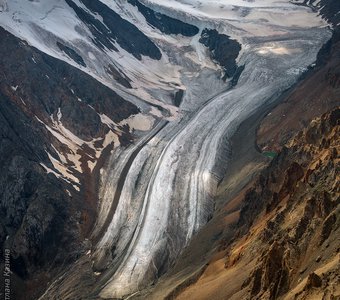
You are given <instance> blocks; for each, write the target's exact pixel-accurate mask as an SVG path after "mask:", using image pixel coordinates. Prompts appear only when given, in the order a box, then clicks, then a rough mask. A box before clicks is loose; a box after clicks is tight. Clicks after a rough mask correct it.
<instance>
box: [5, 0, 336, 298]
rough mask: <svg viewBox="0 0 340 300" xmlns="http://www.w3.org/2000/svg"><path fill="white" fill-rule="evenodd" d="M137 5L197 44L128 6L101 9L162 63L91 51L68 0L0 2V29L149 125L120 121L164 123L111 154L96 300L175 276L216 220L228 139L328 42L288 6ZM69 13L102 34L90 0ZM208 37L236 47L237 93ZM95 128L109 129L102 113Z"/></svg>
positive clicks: (267, 2) (318, 27)
mask: <svg viewBox="0 0 340 300" xmlns="http://www.w3.org/2000/svg"><path fill="white" fill-rule="evenodd" d="M68 2H70V0H68ZM141 2H142V3H144V4H145V5H147V6H148V7H150V8H154V9H155V10H157V11H159V12H161V13H164V14H166V15H169V16H171V17H173V18H177V19H180V20H181V21H183V22H187V23H189V24H193V25H195V26H197V28H198V29H199V34H198V35H196V36H193V37H189V36H186V37H185V36H182V35H174V34H163V33H162V32H161V31H160V30H158V29H157V28H155V27H154V26H150V24H148V22H147V21H146V19H145V17H144V16H143V15H142V14H141V13H140V12H139V11H138V9H137V7H135V6H133V5H131V4H129V3H128V2H127V1H123V0H116V1H108V0H102V1H101V3H104V4H105V5H106V6H107V7H109V8H110V9H112V10H113V11H115V12H117V13H118V14H119V15H120V17H122V18H123V19H124V20H127V21H129V22H130V23H131V24H134V25H135V26H136V27H137V28H138V29H139V30H140V32H142V33H143V34H144V35H145V36H147V37H148V38H149V39H150V40H151V41H152V42H153V43H154V44H155V45H156V46H157V47H158V48H159V49H160V52H161V54H162V57H161V58H160V59H159V60H158V59H152V58H150V57H147V56H142V57H141V59H138V58H136V57H135V56H134V55H132V54H131V53H129V52H128V51H127V50H126V49H124V48H123V47H122V46H121V45H119V43H116V42H114V48H115V50H113V49H108V48H107V47H103V48H100V47H98V45H96V44H95V43H94V42H93V39H94V38H95V37H94V35H93V32H91V31H90V30H89V27H88V26H86V24H85V23H84V22H82V21H81V19H80V18H79V16H78V15H77V14H76V13H75V11H74V10H73V9H72V8H71V7H70V6H69V5H67V3H66V2H65V1H64V0H58V1H55V0H53V1H52V0H45V1H34V2H32V1H23V0H20V1H19V0H11V1H8V2H6V1H4V0H0V26H2V27H4V28H5V29H7V30H8V31H10V32H11V33H13V34H15V35H16V36H18V37H20V38H21V39H23V40H26V41H27V42H28V43H29V44H30V45H32V46H34V47H36V48H38V49H40V50H41V51H44V52H46V53H47V54H49V55H51V56H54V57H56V58H59V59H61V60H64V61H66V62H68V63H69V64H71V65H73V66H76V67H77V68H79V69H81V70H82V71H84V72H86V73H88V74H90V75H91V76H93V77H94V78H95V79H97V80H99V81H101V82H102V83H104V84H105V85H107V86H108V87H110V88H111V89H114V90H115V91H116V92H117V93H118V94H120V95H122V96H123V97H124V98H125V99H127V100H129V101H131V102H133V103H136V104H138V105H139V106H140V107H141V109H142V111H143V113H144V115H139V116H134V118H133V119H130V120H125V121H124V122H126V123H129V122H130V124H134V126H135V128H136V129H137V130H138V129H141V130H149V127H150V126H151V125H153V121H151V120H153V119H154V118H155V117H157V118H158V119H159V122H158V123H155V124H154V128H152V129H151V130H149V131H148V132H147V133H143V134H142V133H140V132H141V131H139V133H140V138H139V140H137V141H136V143H135V144H134V145H131V146H129V147H127V148H123V147H117V148H115V149H114V151H113V153H112V156H111V158H110V161H109V163H108V167H107V168H105V169H103V170H102V178H101V186H100V200H101V202H100V205H99V209H98V218H97V221H96V225H95V228H94V230H93V234H92V240H93V241H94V245H93V251H92V253H91V258H92V260H93V269H94V270H93V271H94V272H96V274H99V273H100V274H101V275H100V276H99V279H98V283H97V284H98V288H99V289H100V290H101V292H100V296H101V297H103V298H114V297H118V298H119V297H123V296H126V295H128V294H132V293H134V292H136V291H138V290H140V289H142V288H144V287H146V286H147V285H148V284H150V283H152V282H154V281H155V280H156V279H157V278H158V277H159V276H160V275H162V274H163V273H164V272H166V271H167V270H168V268H169V267H171V265H172V264H173V263H174V261H175V260H176V257H177V256H178V255H179V254H180V253H181V251H182V249H183V248H184V247H185V246H186V245H187V243H188V242H189V240H190V239H191V237H192V236H193V235H194V234H195V233H196V232H197V231H198V230H199V229H200V228H201V227H202V226H203V225H204V224H205V223H206V222H207V221H208V220H209V218H210V217H211V215H212V213H213V200H214V193H215V189H216V186H217V183H218V180H219V179H220V178H221V176H223V174H224V173H225V172H226V171H227V167H228V164H227V161H228V157H227V156H226V152H228V151H226V150H228V149H229V145H228V140H229V138H230V137H231V136H232V134H233V133H234V132H235V130H236V129H237V127H238V125H239V124H240V123H241V122H242V121H243V120H245V119H246V118H247V117H249V116H250V115H251V114H252V113H253V112H254V111H256V110H258V109H260V108H261V106H262V105H264V104H265V103H267V102H270V101H274V100H275V99H276V98H277V97H278V96H279V95H280V93H282V92H283V91H284V90H285V89H287V88H288V87H290V86H291V85H292V84H293V83H294V82H295V81H296V80H297V79H298V78H299V76H300V75H301V73H302V72H303V71H304V70H306V68H307V67H308V66H309V65H310V64H312V63H313V62H314V61H315V59H316V54H317V52H318V50H319V49H320V47H321V45H322V44H323V43H324V42H325V41H326V40H327V39H328V38H329V36H330V32H329V31H328V29H327V28H326V27H325V24H324V22H323V21H322V20H321V18H320V17H318V16H317V15H316V14H315V13H313V12H312V11H311V10H309V9H307V8H305V7H302V6H294V5H293V4H291V3H289V1H275V0H255V1H252V2H250V1H249V2H248V1H241V0H232V1H222V0H215V1H206V2H202V1H196V0H166V1H165V0H157V1H156V0H149V1H146V0H144V1H141ZM226 2H228V3H226ZM72 3H74V4H75V5H77V6H79V7H81V8H82V9H83V10H84V11H86V12H87V13H88V14H89V15H91V16H92V17H93V18H95V19H96V20H97V21H96V22H100V23H101V24H102V25H100V26H101V27H102V28H103V26H104V27H105V26H106V25H107V24H104V23H105V20H104V19H103V16H101V15H100V13H98V12H93V11H92V12H91V10H89V9H88V8H86V7H85V4H84V3H86V1H85V2H83V1H80V0H79V1H78V0H75V1H73V2H72ZM98 26H99V25H98ZM205 28H211V29H217V31H218V32H220V33H223V34H225V35H228V36H230V38H231V39H233V40H237V41H238V42H239V43H240V44H241V47H242V50H241V52H240V54H239V57H238V58H237V64H238V66H244V70H243V72H242V73H241V76H240V78H239V80H238V83H237V85H236V86H235V87H233V88H232V89H230V88H229V87H230V82H224V81H222V80H221V68H220V66H218V65H217V64H216V62H214V61H212V60H211V59H210V55H209V51H208V50H207V48H205V47H204V46H203V45H202V44H201V43H200V42H199V38H200V34H201V32H202V31H203V30H204V29H205ZM57 42H59V43H61V44H62V46H61V47H58V44H57ZM62 49H64V50H65V49H66V53H65V51H64V52H63V51H62ZM70 49H71V50H72V51H73V52H72V51H71V50H70ZM225 51H226V52H227V51H228V49H225ZM67 53H69V54H70V53H71V54H72V55H71V56H73V57H78V58H79V57H81V58H82V60H83V62H84V64H78V63H77V62H76V61H75V60H73V59H72V57H70V56H68V55H67ZM75 53H76V54H77V55H78V56H77V55H76V54H75ZM80 61H81V60H80ZM110 65H111V66H113V69H114V70H115V71H114V72H118V73H119V72H123V74H124V78H125V79H126V78H128V79H130V80H131V82H129V84H131V88H128V85H127V84H125V86H124V85H121V84H120V83H119V81H116V80H114V78H113V77H112V72H111V73H110V72H108V71H107V70H108V69H110V68H109V66H110ZM111 70H112V68H111ZM178 90H182V91H184V96H183V99H181V104H180V107H177V106H176V105H175V103H174V100H173V98H174V94H175V93H176V92H178ZM145 113H149V114H150V119H149V118H148V117H145ZM151 116H152V117H151ZM101 120H102V122H103V123H105V124H106V123H108V124H111V123H110V120H109V119H108V118H107V117H105V115H102V116H101ZM111 125H112V126H114V124H111ZM222 150H223V151H222ZM97 271H99V272H98V273H97ZM47 294H48V293H46V295H47Z"/></svg>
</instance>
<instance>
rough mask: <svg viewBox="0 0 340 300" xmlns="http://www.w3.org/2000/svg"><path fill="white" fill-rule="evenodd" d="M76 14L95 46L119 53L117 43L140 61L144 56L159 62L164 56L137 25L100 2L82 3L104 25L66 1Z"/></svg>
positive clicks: (87, 1) (83, 1)
mask: <svg viewBox="0 0 340 300" xmlns="http://www.w3.org/2000/svg"><path fill="white" fill-rule="evenodd" d="M65 1H66V2H67V4H68V5H69V6H70V7H71V8H72V9H73V10H74V11H75V12H76V14H77V16H78V17H79V18H80V19H81V20H82V21H83V22H84V24H86V25H87V27H88V29H89V30H90V31H91V33H92V34H93V36H94V37H95V40H94V42H95V44H96V45H97V46H98V47H99V48H101V49H104V47H107V48H108V49H111V50H114V51H118V49H117V47H115V42H117V43H118V44H119V45H120V46H121V47H122V48H123V49H125V50H126V51H128V52H129V53H131V54H132V55H133V56H135V57H136V58H138V59H141V58H142V55H145V56H149V57H150V58H152V59H157V60H159V59H160V58H161V57H162V54H161V52H160V50H159V49H158V47H157V46H156V45H155V44H154V43H153V42H152V41H151V40H150V39H149V38H148V37H147V36H146V35H144V34H143V33H142V32H141V31H140V30H139V29H138V28H137V27H136V26H135V25H133V24H131V23H129V22H128V21H126V20H124V19H123V18H122V17H120V16H119V15H118V14H117V13H116V12H114V11H113V10H111V9H110V8H109V7H107V6H106V5H105V4H103V3H102V2H100V1H98V0H82V1H81V2H82V3H83V4H84V5H85V6H86V7H87V8H88V9H89V10H90V11H91V12H92V13H94V14H96V13H98V14H99V15H100V16H102V18H103V23H102V22H101V21H99V20H98V19H97V18H95V17H94V16H93V15H92V14H90V13H89V12H87V11H85V10H84V9H82V8H81V7H79V6H77V5H76V4H75V3H74V2H73V1H72V0H65Z"/></svg>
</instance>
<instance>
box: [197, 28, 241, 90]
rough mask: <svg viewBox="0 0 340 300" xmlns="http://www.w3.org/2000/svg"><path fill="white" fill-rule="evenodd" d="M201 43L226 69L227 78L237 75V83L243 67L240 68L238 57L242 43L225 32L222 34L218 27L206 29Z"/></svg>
mask: <svg viewBox="0 0 340 300" xmlns="http://www.w3.org/2000/svg"><path fill="white" fill-rule="evenodd" d="M199 41H200V43H201V44H203V45H204V46H206V47H207V48H208V49H209V51H210V53H211V58H212V59H213V60H215V61H216V62H217V63H218V64H219V65H220V66H221V67H222V68H223V70H224V72H225V76H224V79H226V78H231V77H233V76H234V75H235V78H236V79H235V82H234V84H236V83H237V80H238V77H239V76H240V74H241V72H242V70H243V67H240V68H238V67H237V64H236V58H237V56H238V54H239V52H240V51H241V45H240V44H239V43H238V42H237V41H235V40H232V39H230V37H229V36H227V35H225V34H220V33H219V32H218V31H217V30H216V29H207V28H206V29H204V30H203V31H202V35H201V38H200V40H199Z"/></svg>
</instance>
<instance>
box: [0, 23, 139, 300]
mask: <svg viewBox="0 0 340 300" xmlns="http://www.w3.org/2000/svg"><path fill="white" fill-rule="evenodd" d="M0 39H1V44H0V54H1V55H0V57H1V59H0V68H1V72H0V99H1V106H0V136H1V140H0V155H1V156H0V157H1V158H0V168H1V171H0V173H1V178H0V190H1V193H0V205H1V210H0V214H1V221H0V244H1V245H2V247H1V256H2V257H3V253H4V249H10V250H11V268H12V269H11V270H12V272H13V278H12V284H13V285H12V286H13V289H12V290H13V293H14V295H12V296H13V297H16V299H20V298H21V297H24V298H25V297H26V296H27V295H28V294H29V293H31V292H32V293H33V294H32V295H34V294H35V293H37V294H39V292H40V290H41V289H43V288H44V282H47V280H48V278H50V276H53V274H55V273H56V272H57V271H58V270H60V268H61V267H62V266H64V265H65V263H66V262H70V261H72V260H74V259H76V258H77V257H78V256H79V255H80V253H82V252H83V251H85V248H86V247H85V248H84V246H83V244H82V242H80V241H81V239H82V235H83V234H85V233H86V231H87V230H88V228H90V227H91V222H93V218H94V213H95V211H94V209H93V208H91V205H92V204H91V203H90V202H87V200H86V199H88V196H89V195H88V193H89V192H90V190H88V189H87V188H83V187H82V185H83V184H84V183H85V182H87V184H88V182H89V180H90V178H91V176H92V175H91V172H88V169H87V168H88V166H89V165H91V163H92V162H93V163H94V160H93V158H91V156H92V155H93V152H94V151H95V149H96V148H95V147H94V146H92V147H94V149H92V148H90V147H85V142H86V141H92V140H94V139H96V140H97V143H98V145H96V147H97V149H98V150H99V149H102V148H104V145H103V141H104V138H105V137H106V136H107V134H108V133H109V132H110V130H111V129H109V128H108V127H107V126H106V125H105V124H103V123H101V119H100V114H101V113H104V112H105V114H106V115H107V116H109V117H110V118H112V119H113V120H115V121H116V122H119V121H121V120H123V119H124V118H127V117H129V116H130V115H131V114H135V113H138V112H139V110H138V108H137V107H136V106H134V105H133V104H130V103H128V102H126V101H124V99H123V98H121V97H120V96H118V95H117V94H116V93H114V92H113V91H112V90H110V89H108V88H106V87H104V86H103V85H101V84H100V83H99V82H97V81H95V80H94V79H93V78H91V77H90V76H88V75H86V74H84V73H82V72H80V71H79V70H77V69H75V68H74V67H71V66H69V65H67V64H66V63H64V62H61V61H60V60H57V59H54V58H51V57H50V56H48V55H46V54H44V53H42V52H40V51H38V50H36V49H34V48H32V47H29V46H28V45H26V44H25V43H23V42H22V41H20V40H19V39H17V38H15V37H14V36H12V35H11V34H9V33H8V32H6V31H5V30H3V29H2V28H0ZM66 51H69V50H67V49H66ZM92 105H93V106H92ZM56 120H59V121H60V122H62V124H63V125H65V126H66V127H67V128H68V130H69V131H67V132H66V131H62V130H61V127H56V124H57V123H55V121H56ZM58 128H59V129H58ZM122 130H124V129H123V128H122ZM68 132H72V133H73V134H74V137H76V136H77V137H78V138H79V139H83V141H84V145H83V146H81V145H79V146H80V147H79V148H78V149H76V148H70V146H71V145H72V143H71V141H68V139H69V138H70V137H68V136H67V133H68ZM126 136H127V137H128V138H127V140H128V139H129V138H131V137H129V133H128V132H127V133H126ZM124 138H125V137H123V135H122V136H121V140H123V139H124ZM112 142H113V141H110V142H109V143H108V144H111V143H112ZM106 146H107V145H105V147H106ZM111 146H112V144H111ZM60 157H63V159H65V167H68V169H62V168H58V166H60V165H59V163H56V162H57V161H58V160H59V159H60ZM75 158H76V159H75ZM76 164H79V166H76ZM93 192H94V191H93ZM84 199H85V201H84ZM88 200H89V199H88ZM92 201H93V200H92ZM88 211H90V213H89V215H88V213H87V212H88ZM86 215H88V218H87V219H86V218H85V216H86ZM91 215H92V216H91ZM91 218H92V220H91ZM51 262H53V263H51ZM47 269H52V270H53V271H52V272H50V271H49V272H47ZM33 279H40V280H42V284H41V285H40V286H39V287H38V288H36V287H35V285H36V284H35V283H34V281H33ZM21 280H25V281H26V283H27V285H26V289H25V287H24V286H23V285H22V284H21ZM17 284H18V285H19V286H20V288H17V289H15V288H14V287H15V286H16V285H17ZM20 291H21V292H20ZM27 291H28V294H26V293H27ZM21 293H22V294H21ZM24 298H23V299H24ZM26 299H27V298H26Z"/></svg>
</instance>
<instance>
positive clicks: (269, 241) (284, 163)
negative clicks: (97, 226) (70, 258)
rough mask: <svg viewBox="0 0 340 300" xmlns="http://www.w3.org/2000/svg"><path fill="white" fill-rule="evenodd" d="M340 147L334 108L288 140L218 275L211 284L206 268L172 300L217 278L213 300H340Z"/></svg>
mask: <svg viewBox="0 0 340 300" xmlns="http://www.w3.org/2000/svg"><path fill="white" fill-rule="evenodd" d="M339 141H340V108H336V109H334V110H333V111H331V112H330V113H327V114H324V115H323V116H322V117H320V118H318V119H315V120H313V121H312V122H311V124H310V125H309V126H308V127H307V128H306V129H305V130H304V131H301V132H300V133H298V134H297V135H296V136H295V137H294V138H293V139H292V140H290V141H289V143H287V144H286V145H285V147H284V148H283V149H282V151H281V152H280V153H279V154H278V155H277V157H276V158H274V159H273V160H272V162H271V163H270V165H269V166H268V167H267V168H265V169H264V170H263V171H262V172H261V174H260V175H259V176H258V178H257V179H256V181H255V182H254V183H253V184H251V188H250V189H249V190H248V191H247V192H246V193H245V196H244V201H243V204H242V206H241V210H240V214H239V218H238V221H237V222H236V223H235V225H234V229H233V230H234V232H235V233H234V237H233V238H230V239H228V240H227V241H225V242H224V244H223V246H222V249H223V248H224V249H226V250H223V251H221V253H220V254H219V256H220V257H221V255H222V253H224V255H225V256H224V259H221V261H224V265H225V267H224V271H221V272H220V273H217V274H216V275H215V276H214V275H211V273H210V272H211V270H209V267H208V268H207V269H206V271H205V272H204V273H203V275H202V276H201V278H200V279H199V280H198V281H197V283H195V284H194V286H193V287H189V288H187V290H184V291H183V292H182V293H181V294H179V296H178V299H191V298H192V297H195V293H194V292H195V289H194V287H195V286H196V285H197V286H201V287H203V288H204V287H205V285H204V284H206V283H207V282H211V280H215V281H216V282H219V279H218V278H219V277H220V278H226V279H225V281H224V282H223V284H224V285H226V286H227V287H226V288H222V287H220V290H218V289H217V287H218V286H216V284H215V289H214V288H211V289H210V294H209V295H210V297H212V298H214V297H216V298H217V297H222V298H227V299H336V297H339V295H340V290H339V279H338V275H339V271H340V269H339V241H338V236H339V233H340V222H339V220H340V219H339V218H340V210H339V209H340V189H339V162H340V160H339V150H340V148H339ZM211 264H212V267H211V268H213V265H216V264H217V262H214V261H212V262H211ZM215 268H216V267H215ZM235 272H236V274H239V272H241V273H242V275H238V276H234V277H233V275H232V274H235ZM205 277H207V281H206V280H205ZM212 278H214V279H212ZM221 284H222V282H221ZM228 287H229V288H228ZM207 289H209V288H208V287H207ZM204 295H205V296H203V295H202V299H206V298H207V296H206V295H207V294H205V293H204Z"/></svg>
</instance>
